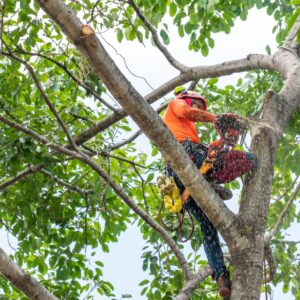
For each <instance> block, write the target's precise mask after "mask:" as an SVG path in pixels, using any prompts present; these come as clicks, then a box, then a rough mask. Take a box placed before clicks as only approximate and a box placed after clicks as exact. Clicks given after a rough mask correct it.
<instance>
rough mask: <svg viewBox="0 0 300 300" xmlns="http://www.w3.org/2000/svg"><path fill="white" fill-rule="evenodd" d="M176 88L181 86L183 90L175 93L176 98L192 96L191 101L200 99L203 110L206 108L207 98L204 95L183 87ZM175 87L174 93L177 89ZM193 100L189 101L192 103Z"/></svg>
mask: <svg viewBox="0 0 300 300" xmlns="http://www.w3.org/2000/svg"><path fill="white" fill-rule="evenodd" d="M177 88H178V89H179V88H183V90H181V91H179V92H178V93H177V94H176V99H184V98H192V99H193V101H197V100H198V101H201V102H202V103H203V106H204V108H203V110H206V108H207V100H206V98H205V97H204V96H202V95H200V94H198V93H196V92H194V91H187V90H186V89H185V88H184V87H177ZM177 88H175V89H174V93H175V90H176V89H177ZM193 101H192V102H191V104H192V103H193Z"/></svg>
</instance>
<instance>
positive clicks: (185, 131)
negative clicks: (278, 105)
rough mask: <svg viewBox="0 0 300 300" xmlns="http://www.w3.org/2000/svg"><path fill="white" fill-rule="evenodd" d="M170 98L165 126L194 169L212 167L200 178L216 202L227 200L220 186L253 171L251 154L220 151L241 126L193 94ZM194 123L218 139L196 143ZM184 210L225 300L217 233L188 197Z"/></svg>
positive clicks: (225, 275)
mask: <svg viewBox="0 0 300 300" xmlns="http://www.w3.org/2000/svg"><path fill="white" fill-rule="evenodd" d="M174 94H175V98H174V99H173V100H172V101H170V103H169V105H168V107H167V109H166V112H165V115H164V117H163V121H164V123H165V125H166V126H167V127H168V128H169V130H170V131H171V132H172V134H173V135H174V137H175V138H176V139H177V140H178V141H179V142H180V143H181V144H182V146H183V147H184V149H185V151H186V152H187V153H188V155H189V156H190V158H191V159H192V161H193V162H194V163H195V165H196V166H197V168H199V169H200V168H201V166H202V167H203V165H204V163H205V162H206V161H207V160H208V159H210V161H213V167H212V168H208V170H207V171H206V173H205V174H204V176H205V178H206V180H208V181H209V182H210V184H211V185H212V187H213V188H214V189H215V191H216V192H217V193H218V194H219V196H220V198H222V199H223V200H228V199H230V198H231V197H232V193H231V191H230V190H229V189H226V188H225V187H223V186H220V184H222V183H226V182H230V181H232V180H234V179H236V178H237V177H239V176H241V175H243V174H246V173H247V172H249V171H251V170H254V169H255V168H256V167H257V158H256V156H255V155H254V154H253V153H248V152H244V151H237V150H232V149H230V150H228V148H226V147H224V146H225V145H235V144H236V143H237V141H238V138H239V136H240V131H241V130H242V128H243V124H242V123H241V122H239V121H238V118H237V117H238V116H237V115H235V114H224V115H215V114H212V113H209V112H207V111H206V109H207V100H206V98H205V97H204V96H202V95H200V94H198V93H196V92H194V91H187V90H186V89H185V88H184V87H177V88H176V89H175V90H174ZM197 122H204V123H206V122H209V123H214V125H215V127H216V129H217V132H218V133H219V134H220V139H218V140H216V141H214V142H212V143H211V144H210V145H209V146H207V145H205V144H203V143H200V139H199V136H198V132H197V127H196V123H197ZM167 172H168V174H169V176H172V177H173V178H174V180H175V183H176V185H177V186H178V188H179V190H180V193H182V194H183V193H185V192H186V189H185V187H184V185H183V184H182V183H181V181H180V179H179V178H178V176H177V175H176V174H175V172H174V171H173V170H172V169H171V167H170V166H167ZM202 173H203V172H202ZM184 208H185V209H187V210H188V211H190V212H191V213H192V214H193V215H194V217H195V218H196V220H197V221H198V222H199V223H200V226H201V230H202V234H203V244H204V250H205V253H206V256H207V259H208V263H209V265H210V267H211V270H212V277H213V279H214V280H216V282H217V286H218V290H219V294H220V296H221V297H223V298H224V299H228V298H229V297H230V295H231V280H230V274H229V272H228V270H227V268H226V266H225V263H224V258H223V252H222V249H221V246H220V241H219V238H218V233H217V230H216V228H215V226H214V225H213V224H212V223H211V222H210V220H209V219H208V218H207V216H206V215H205V214H204V213H203V211H202V210H201V209H200V208H199V207H198V205H197V204H196V203H195V201H194V200H193V198H192V197H191V196H190V195H189V194H188V199H186V202H185V204H184Z"/></svg>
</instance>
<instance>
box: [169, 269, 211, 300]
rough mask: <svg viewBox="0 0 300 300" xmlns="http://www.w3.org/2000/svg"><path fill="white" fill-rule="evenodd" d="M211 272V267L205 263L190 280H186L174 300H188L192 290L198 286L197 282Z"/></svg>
mask: <svg viewBox="0 0 300 300" xmlns="http://www.w3.org/2000/svg"><path fill="white" fill-rule="evenodd" d="M210 274H211V268H210V266H209V265H206V266H205V267H204V268H203V269H201V270H200V271H199V272H197V274H195V275H194V277H193V278H192V279H191V280H187V281H186V282H185V284H184V287H183V288H182V289H181V290H180V292H179V293H178V295H177V296H176V297H175V298H174V300H188V299H190V297H191V296H192V294H193V292H194V290H195V289H196V288H198V286H199V284H200V283H201V282H202V281H204V280H205V279H206V278H207V277H208V276H209V275H210Z"/></svg>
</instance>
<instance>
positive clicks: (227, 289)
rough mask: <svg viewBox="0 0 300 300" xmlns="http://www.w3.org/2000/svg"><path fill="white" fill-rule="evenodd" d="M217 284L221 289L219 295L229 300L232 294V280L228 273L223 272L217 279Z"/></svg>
mask: <svg viewBox="0 0 300 300" xmlns="http://www.w3.org/2000/svg"><path fill="white" fill-rule="evenodd" d="M217 286H218V290H219V295H220V296H221V297H222V298H223V299H225V300H227V299H230V295H231V280H230V278H229V275H228V274H226V273H222V274H221V275H220V276H219V278H218V280H217Z"/></svg>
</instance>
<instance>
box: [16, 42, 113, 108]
mask: <svg viewBox="0 0 300 300" xmlns="http://www.w3.org/2000/svg"><path fill="white" fill-rule="evenodd" d="M17 52H19V53H21V54H25V55H30V56H38V57H41V58H44V59H47V60H49V61H51V62H52V63H54V64H56V65H57V66H58V67H59V68H61V69H62V70H63V71H64V72H65V73H66V74H67V75H69V77H70V78H71V79H72V80H73V81H74V82H76V83H77V84H78V85H80V86H81V87H82V88H84V89H85V90H86V91H87V92H89V93H91V94H92V95H93V96H94V97H95V98H96V99H97V100H99V102H101V103H102V104H103V105H105V106H106V107H108V108H109V109H110V110H112V111H113V112H115V113H118V109H117V108H115V107H113V106H112V105H110V104H109V103H108V102H107V101H105V100H104V99H103V98H101V97H100V96H99V95H98V94H97V93H96V92H95V91H94V90H93V89H91V88H90V87H89V86H88V85H86V84H85V83H83V82H82V81H81V80H80V79H79V78H77V77H76V76H74V75H73V74H72V73H71V72H70V71H69V70H68V68H67V67H66V66H65V65H64V64H62V63H60V62H58V61H57V60H55V59H53V58H51V57H49V56H46V55H44V54H41V53H31V52H27V51H24V50H23V49H20V48H19V50H18V51H17Z"/></svg>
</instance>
